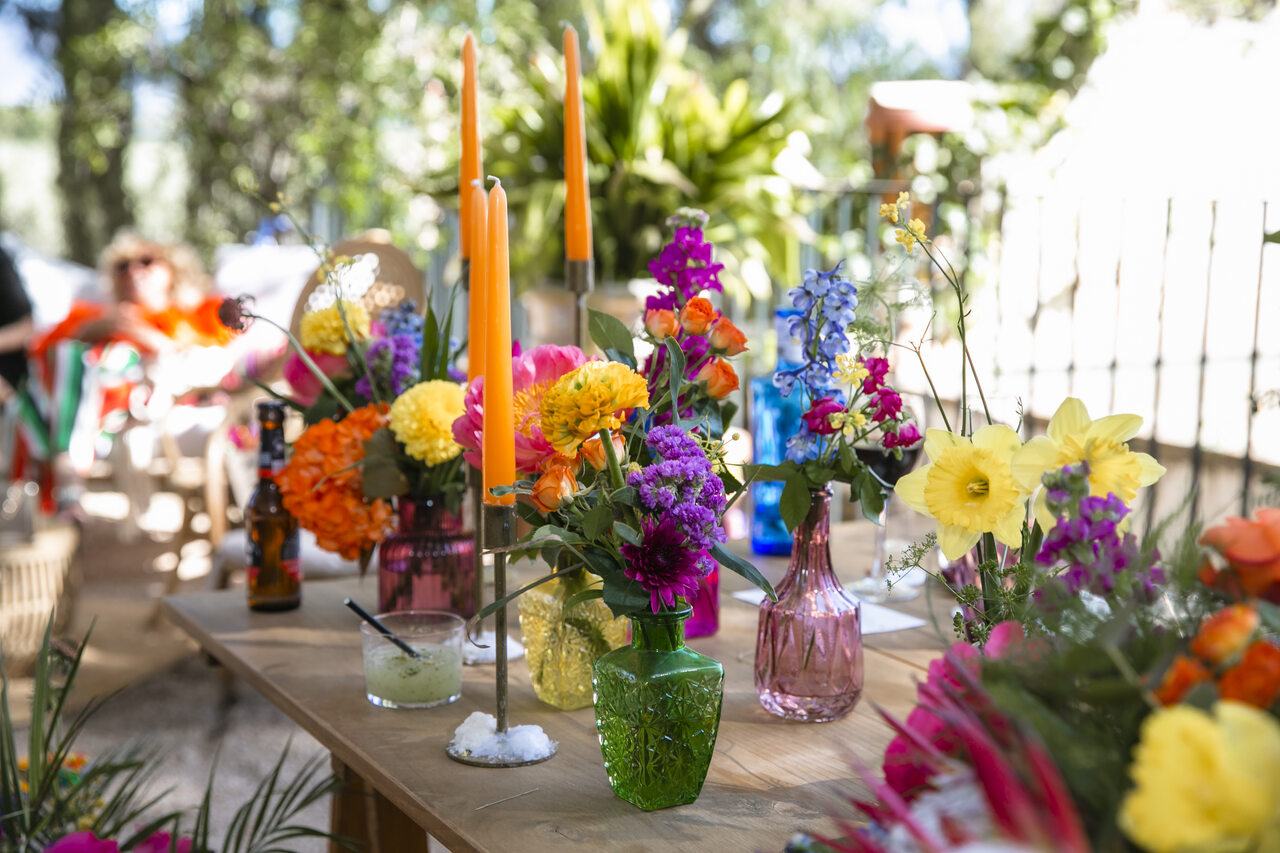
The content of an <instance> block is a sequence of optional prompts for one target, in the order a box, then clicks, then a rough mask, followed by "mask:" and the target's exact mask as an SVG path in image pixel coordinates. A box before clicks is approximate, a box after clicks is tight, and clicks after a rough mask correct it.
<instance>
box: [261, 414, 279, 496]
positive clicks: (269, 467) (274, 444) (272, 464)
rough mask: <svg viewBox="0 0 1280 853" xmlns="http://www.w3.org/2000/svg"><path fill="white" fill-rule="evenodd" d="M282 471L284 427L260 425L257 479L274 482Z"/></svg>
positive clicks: (270, 424)
mask: <svg viewBox="0 0 1280 853" xmlns="http://www.w3.org/2000/svg"><path fill="white" fill-rule="evenodd" d="M283 470H284V427H283V426H282V425H281V424H278V423H272V422H266V423H263V424H262V432H261V436H260V438H259V443H258V479H259V480H270V481H272V482H274V481H275V477H276V475H277V474H279V473H280V472H281V471H283Z"/></svg>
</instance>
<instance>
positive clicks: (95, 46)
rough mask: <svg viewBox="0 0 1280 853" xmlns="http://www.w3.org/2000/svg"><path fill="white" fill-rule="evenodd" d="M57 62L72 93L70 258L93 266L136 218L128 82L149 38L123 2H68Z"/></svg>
mask: <svg viewBox="0 0 1280 853" xmlns="http://www.w3.org/2000/svg"><path fill="white" fill-rule="evenodd" d="M57 35H58V47H57V51H56V58H57V62H58V66H59V67H60V68H61V70H62V78H63V85H64V93H63V99H62V107H61V117H60V121H59V125H58V190H59V192H60V193H61V195H62V210H63V224H64V228H65V230H66V235H65V238H66V246H67V251H68V254H69V255H70V257H71V258H72V259H74V260H76V261H79V262H80V263H84V264H92V263H94V262H95V261H96V259H97V256H98V252H99V251H101V249H102V247H103V246H105V245H106V244H107V243H108V242H109V241H110V239H111V237H112V235H113V234H115V232H116V231H117V230H119V229H121V228H123V227H126V226H128V225H130V224H131V223H132V221H133V213H132V210H131V205H130V201H129V198H128V196H127V194H126V192H125V186H124V160H125V152H126V150H127V149H128V146H129V139H130V137H131V136H132V133H133V94H132V92H133V90H132V87H131V85H130V81H129V79H128V77H129V74H130V71H131V68H132V57H134V56H135V55H136V53H137V52H138V47H139V44H140V39H141V37H142V36H143V33H142V32H141V31H140V28H139V26H138V25H137V24H136V23H135V22H134V21H133V20H131V19H130V18H129V16H128V15H126V14H125V13H124V12H122V11H121V10H120V9H119V8H118V7H117V6H116V5H115V3H111V2H106V0H63V2H62V9H61V15H60V16H59V18H58V24H57Z"/></svg>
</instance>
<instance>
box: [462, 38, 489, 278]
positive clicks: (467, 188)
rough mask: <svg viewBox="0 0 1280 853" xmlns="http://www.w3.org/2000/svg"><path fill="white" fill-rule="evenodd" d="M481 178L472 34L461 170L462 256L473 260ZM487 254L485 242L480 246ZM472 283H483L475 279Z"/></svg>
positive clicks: (465, 55) (466, 58)
mask: <svg viewBox="0 0 1280 853" xmlns="http://www.w3.org/2000/svg"><path fill="white" fill-rule="evenodd" d="M481 177H482V172H481V166H480V129H479V116H478V113H477V111H476V40H475V39H474V38H473V37H472V35H471V33H467V37H466V38H465V39H463V41H462V157H461V163H460V166H459V169H458V220H459V229H458V232H459V234H458V236H459V242H460V243H461V246H462V257H464V258H470V257H471V256H472V254H473V252H472V251H471V247H472V245H473V241H472V238H471V222H472V218H471V182H472V181H478V180H480V178H481ZM479 246H480V251H484V243H480V244H479ZM472 281H479V282H483V281H484V280H483V279H478V278H475V276H474V274H473V275H472Z"/></svg>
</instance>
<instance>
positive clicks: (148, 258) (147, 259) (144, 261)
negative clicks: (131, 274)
mask: <svg viewBox="0 0 1280 853" xmlns="http://www.w3.org/2000/svg"><path fill="white" fill-rule="evenodd" d="M157 260H158V258H156V257H154V256H153V255H141V256H139V257H136V258H125V259H124V260H120V261H116V265H115V271H116V275H124V274H125V273H126V272H128V271H129V267H131V266H133V265H134V264H141V265H142V266H144V267H149V266H151V265H152V264H154V263H155V262H156V261H157Z"/></svg>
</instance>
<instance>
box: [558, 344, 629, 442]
mask: <svg viewBox="0 0 1280 853" xmlns="http://www.w3.org/2000/svg"><path fill="white" fill-rule="evenodd" d="M648 407H649V389H648V386H647V385H646V384H645V381H644V379H643V378H641V376H640V375H639V374H638V373H636V372H635V371H634V370H632V369H631V368H629V367H627V366H626V365H625V364H618V363H617V362H614V361H589V362H587V363H586V364H584V365H582V366H581V367H579V368H578V369H577V370H574V371H573V372H572V373H566V374H565V375H564V376H562V377H560V381H559V382H557V383H556V384H555V385H553V386H551V387H550V388H549V389H547V391H546V393H545V394H544V395H543V397H542V407H541V414H542V435H543V436H544V437H545V438H546V439H547V441H549V442H551V446H552V447H554V448H555V449H556V450H557V451H558V452H560V453H563V454H565V455H566V456H571V455H573V453H574V452H575V451H576V450H577V449H578V445H579V444H581V443H582V442H583V441H585V440H586V439H588V438H590V437H591V436H593V435H595V434H596V433H598V432H599V431H600V430H602V429H617V428H618V427H619V426H621V425H622V421H621V420H620V419H619V417H618V413H619V412H621V411H623V410H624V409H645V408H648Z"/></svg>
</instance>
